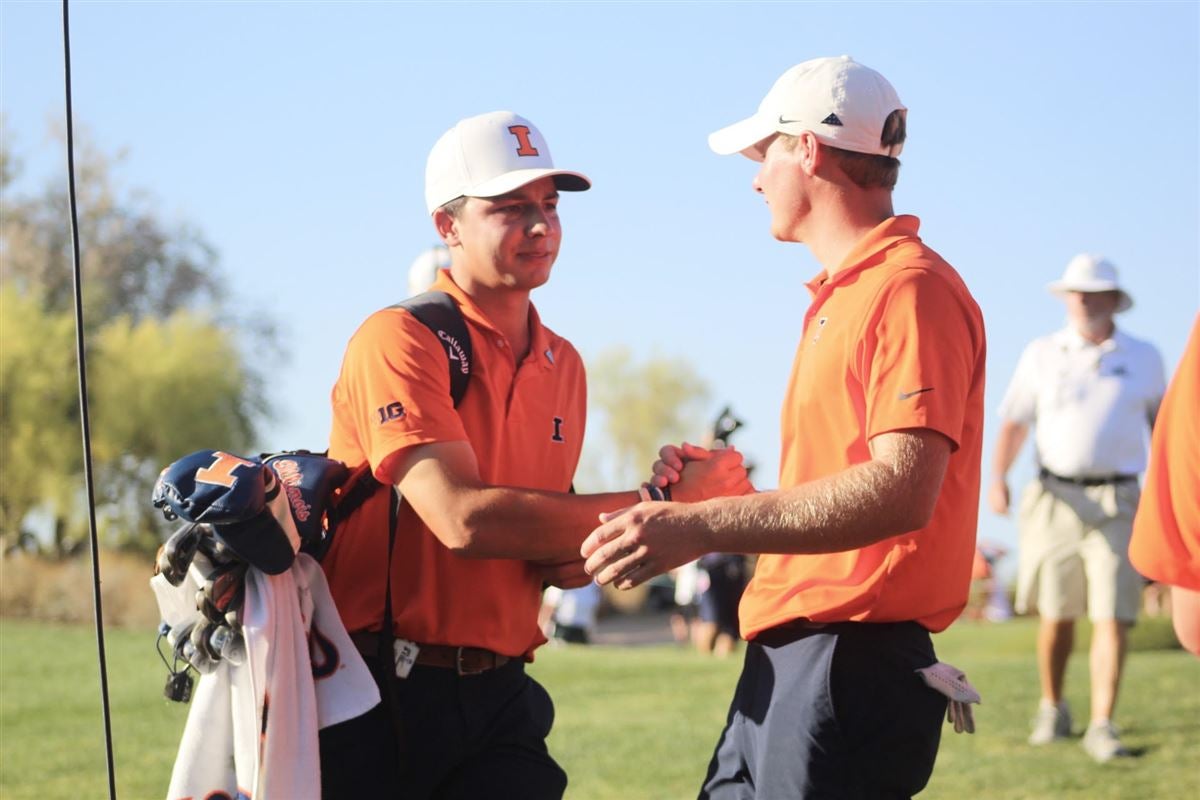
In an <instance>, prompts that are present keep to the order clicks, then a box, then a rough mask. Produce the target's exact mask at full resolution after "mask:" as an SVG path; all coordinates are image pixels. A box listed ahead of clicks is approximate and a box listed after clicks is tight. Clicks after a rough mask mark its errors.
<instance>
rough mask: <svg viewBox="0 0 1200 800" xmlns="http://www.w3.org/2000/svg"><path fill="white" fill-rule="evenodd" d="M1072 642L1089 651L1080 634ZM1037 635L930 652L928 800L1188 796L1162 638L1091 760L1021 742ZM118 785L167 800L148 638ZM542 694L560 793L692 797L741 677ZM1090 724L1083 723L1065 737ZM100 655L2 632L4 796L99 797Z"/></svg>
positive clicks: (1175, 671)
mask: <svg viewBox="0 0 1200 800" xmlns="http://www.w3.org/2000/svg"><path fill="white" fill-rule="evenodd" d="M1080 633H1081V636H1080V639H1081V642H1080V646H1081V647H1082V646H1083V644H1084V643H1085V642H1086V631H1085V630H1081V632H1080ZM1033 640H1034V626H1033V624H1032V623H1031V622H1029V621H1024V620H1023V621H1017V622H1013V623H1008V624H1005V625H973V624H970V623H960V624H958V625H956V626H954V627H953V628H951V630H950V631H948V632H946V633H945V634H942V635H940V636H938V637H937V640H936V646H937V648H938V652H939V655H940V656H941V657H942V658H943V659H944V660H946V661H950V662H952V663H954V664H956V665H957V666H959V667H960V668H962V669H963V670H965V671H966V673H967V675H968V676H969V677H970V679H971V681H972V682H973V683H974V684H975V685H976V686H977V687H978V688H979V689H980V691H981V692H982V693H983V696H984V704H983V706H982V707H979V708H978V709H977V712H976V719H977V722H978V725H979V732H978V733H977V734H976V735H975V736H970V737H969V736H957V735H955V734H954V733H953V731H952V730H951V729H949V728H946V729H944V731H945V732H944V736H943V739H942V749H941V753H940V755H939V756H938V764H937V768H936V769H935V771H934V775H933V779H932V781H931V782H930V785H929V788H928V789H927V790H926V791H925V792H924V793H923V794H922V797H923V798H947V800H950V799H951V798H952V799H953V800H960V799H961V798H1012V799H1014V800H1015V799H1016V798H1079V799H1080V800H1083V798H1087V799H1088V800H1092V799H1093V798H1191V797H1200V660H1197V659H1195V658H1193V657H1192V656H1189V655H1188V654H1186V653H1184V652H1182V651H1180V650H1177V649H1172V650H1166V649H1151V648H1157V647H1161V646H1162V645H1163V644H1164V643H1166V642H1169V641H1170V632H1169V626H1168V625H1165V624H1164V623H1163V622H1162V621H1157V620H1155V621H1151V622H1150V623H1147V624H1143V625H1140V626H1138V628H1137V629H1135V638H1134V647H1135V648H1136V650H1135V652H1133V653H1132V654H1131V655H1130V658H1129V661H1128V664H1127V670H1126V676H1125V681H1124V684H1123V689H1122V697H1121V703H1120V707H1119V709H1118V714H1117V717H1118V721H1119V722H1120V723H1121V725H1122V727H1123V729H1124V732H1125V741H1126V743H1127V744H1128V745H1130V746H1131V747H1134V748H1136V749H1138V750H1139V751H1140V752H1141V756H1140V757H1139V758H1135V759H1129V760H1125V761H1121V762H1116V763H1112V764H1109V765H1105V766H1099V765H1096V764H1094V763H1093V762H1092V761H1091V760H1089V759H1088V758H1087V756H1086V755H1085V754H1084V753H1083V751H1082V750H1081V749H1080V747H1079V745H1078V740H1075V741H1070V742H1062V743H1059V744H1054V745H1050V746H1048V747H1044V748H1037V749H1034V748H1030V747H1028V746H1027V745H1026V744H1025V736H1026V735H1027V733H1028V720H1029V717H1030V716H1031V714H1032V712H1033V710H1034V706H1035V704H1036V700H1037V685H1036V676H1035V669H1034V661H1033ZM107 645H108V658H109V665H110V666H109V683H110V692H111V696H112V699H111V703H112V709H113V714H112V716H113V719H112V726H113V739H114V742H115V753H116V765H117V789H118V795H119V796H120V797H122V798H137V799H140V798H161V797H163V795H164V793H165V790H166V783H167V778H168V776H169V774H170V769H171V763H172V761H173V759H174V756H175V749H176V747H177V745H178V742H179V735H180V732H181V731H182V727H183V723H184V719H185V716H186V713H187V709H186V708H185V707H183V706H179V705H176V704H173V703H168V702H167V701H166V700H164V699H162V695H161V689H162V682H163V679H164V677H165V672H164V670H163V668H162V664H161V663H160V662H159V661H158V657H157V656H156V655H155V654H154V651H153V635H152V634H151V633H148V632H138V631H128V630H116V631H110V632H109V633H108V636H107ZM1086 661H1087V659H1086V654H1085V653H1082V652H1080V653H1078V654H1077V655H1076V656H1075V658H1074V659H1072V663H1071V668H1070V673H1069V675H1068V698H1069V700H1070V701H1071V704H1072V707H1073V708H1075V709H1076V711H1077V716H1086V709H1087V674H1086V672H1087V665H1086ZM530 669H531V672H532V673H533V674H534V675H535V676H536V677H537V678H538V680H540V681H541V682H542V683H544V684H545V685H546V686H547V688H548V689H549V690H550V693H551V695H552V696H553V697H554V700H555V704H556V707H557V715H558V718H557V721H556V723H555V728H554V733H553V734H552V736H551V740H550V747H551V750H552V752H553V753H554V754H555V756H556V757H557V758H558V759H559V761H560V762H561V763H562V765H563V766H564V768H565V769H566V770H567V772H568V774H569V775H570V776H571V785H570V788H569V789H568V793H567V796H568V798H581V799H582V800H593V799H595V800H603V799H604V798H614V800H615V799H616V798H620V799H621V800H641V799H642V798H645V799H646V800H651V799H653V798H667V799H669V800H675V799H676V798H690V797H694V796H695V793H696V789H697V787H698V785H699V781H700V779H701V777H702V776H703V774H704V769H705V766H706V765H707V762H708V758H709V755H710V753H711V751H712V747H713V744H714V743H715V742H716V739H717V736H718V734H719V733H720V730H721V726H722V724H723V722H724V718H725V712H726V709H727V706H728V702H729V698H730V695H731V694H732V691H733V686H734V683H735V682H736V680H737V674H738V671H739V669H740V660H739V659H737V658H734V659H730V660H727V661H718V660H713V659H707V658H702V657H700V656H697V655H694V654H692V653H690V652H685V651H682V650H676V649H674V648H670V647H657V648H639V649H632V648H629V649H626V648H611V649H610V648H577V647H568V648H545V649H543V650H542V651H541V652H540V653H539V655H538V660H537V662H536V663H535V664H533V665H532V667H531V668H530ZM1083 722H1084V720H1078V721H1077V727H1078V726H1080V725H1082V724H1083ZM106 793H107V782H106V777H105V758H104V742H103V725H102V718H101V712H100V699H99V691H98V678H97V668H96V646H95V640H94V636H93V634H92V632H91V631H90V630H88V629H87V628H86V627H57V626H49V625H45V624H36V623H29V622H19V621H15V620H3V621H0V798H4V800H22V799H23V798H39V800H53V798H63V799H64V800H66V799H67V798H71V800H75V798H101V797H104V796H106Z"/></svg>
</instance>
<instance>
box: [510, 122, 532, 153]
mask: <svg viewBox="0 0 1200 800" xmlns="http://www.w3.org/2000/svg"><path fill="white" fill-rule="evenodd" d="M508 132H509V133H511V134H512V135H513V136H515V137H517V145H518V147H517V155H519V156H536V155H537V154H538V151H537V148H536V147H534V146H533V143H532V142H530V141H529V126H528V125H509V126H508Z"/></svg>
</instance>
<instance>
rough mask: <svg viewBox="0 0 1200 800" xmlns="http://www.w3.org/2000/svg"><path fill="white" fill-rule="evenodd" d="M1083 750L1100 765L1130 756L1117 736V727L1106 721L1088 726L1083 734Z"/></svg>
mask: <svg viewBox="0 0 1200 800" xmlns="http://www.w3.org/2000/svg"><path fill="white" fill-rule="evenodd" d="M1083 749H1084V750H1086V751H1087V754H1088V755H1089V756H1091V757H1092V758H1094V759H1095V760H1096V761H1099V762H1100V763H1101V764H1103V763H1104V762H1105V761H1112V760H1113V759H1114V758H1121V757H1124V756H1128V755H1130V752H1129V751H1128V750H1127V749H1125V746H1124V745H1123V744H1121V739H1120V738H1119V737H1118V736H1117V726H1116V725H1113V724H1112V723H1111V722H1110V721H1108V720H1101V721H1099V722H1093V723H1092V724H1091V725H1088V728H1087V732H1086V733H1084V734H1083Z"/></svg>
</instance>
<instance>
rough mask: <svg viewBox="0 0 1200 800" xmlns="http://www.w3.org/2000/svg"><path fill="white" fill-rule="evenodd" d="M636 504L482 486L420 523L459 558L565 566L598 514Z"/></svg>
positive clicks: (622, 497) (629, 498)
mask: <svg viewBox="0 0 1200 800" xmlns="http://www.w3.org/2000/svg"><path fill="white" fill-rule="evenodd" d="M636 502H638V496H637V493H636V492H613V493H609V494H592V495H574V494H564V493H561V492H546V491H539V490H536V489H521V488H516V487H507V486H488V487H482V488H479V489H475V490H473V491H471V493H470V497H469V498H465V499H462V500H460V501H459V502H458V503H456V504H454V506H455V507H454V508H453V509H444V510H441V511H439V512H434V514H433V515H432V516H433V517H434V518H433V519H431V520H427V521H426V524H428V525H429V526H430V528H432V529H433V530H434V535H436V536H437V537H438V538H439V539H440V540H441V541H442V543H443V544H445V545H446V546H447V547H449V548H450V549H451V550H452V551H454V552H455V553H456V554H458V555H460V556H462V557H464V558H515V559H524V560H530V561H556V560H561V561H567V560H570V559H574V558H578V557H579V545H580V543H581V542H582V541H583V540H584V538H586V537H587V535H588V533H589V532H590V531H591V530H592V528H594V527H595V526H596V521H597V519H598V518H599V516H600V514H601V513H603V512H605V511H612V510H614V509H619V508H624V507H625V506H629V505H633V504H634V503H636Z"/></svg>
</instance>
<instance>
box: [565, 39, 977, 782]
mask: <svg viewBox="0 0 1200 800" xmlns="http://www.w3.org/2000/svg"><path fill="white" fill-rule="evenodd" d="M905 113H906V110H905V108H904V106H903V105H902V104H901V102H900V99H899V97H898V96H897V95H896V92H895V90H894V89H893V88H892V86H891V85H890V84H889V83H888V82H887V81H886V80H885V79H884V78H883V76H882V75H880V74H879V73H877V72H875V71H874V70H871V69H868V68H867V67H864V66H862V65H860V64H857V63H855V62H854V61H853V60H851V59H850V58H849V57H841V58H820V59H815V60H812V61H806V62H804V63H802V64H799V65H798V66H796V67H793V68H792V69H790V70H788V71H787V72H786V73H784V75H783V76H782V77H781V78H780V79H779V80H778V81H777V82H776V84H775V86H774V87H773V88H772V89H771V91H770V92H769V93H768V94H767V96H766V98H765V99H764V100H763V101H762V104H761V105H760V106H759V110H758V112H757V113H756V114H755V115H754V116H752V117H750V118H749V119H747V120H744V121H742V122H739V123H737V124H735V125H733V126H730V127H728V128H725V129H724V130H721V131H718V132H717V133H715V134H713V135H712V136H711V137H710V138H709V143H710V145H711V146H712V147H713V149H714V150H715V151H716V152H718V153H721V154H731V153H737V152H741V153H743V154H744V155H746V156H748V157H749V158H751V159H753V160H755V161H758V162H760V165H761V166H760V169H759V172H758V175H757V177H756V178H755V180H754V188H755V190H756V191H757V192H758V193H759V194H761V195H762V196H763V198H764V199H765V200H766V202H767V204H768V208H769V210H770V214H771V232H772V234H773V235H774V236H775V238H777V239H780V240H782V241H791V242H803V243H804V244H806V245H808V247H809V249H810V250H811V251H812V253H813V255H814V256H815V257H816V259H817V261H818V262H820V264H821V265H822V266H823V267H824V269H823V270H822V271H821V272H820V273H819V274H818V275H817V276H816V277H815V278H814V279H813V280H812V281H811V282H810V283H809V284H808V289H809V291H810V293H811V295H812V302H811V304H810V305H809V307H808V311H807V313H805V315H804V328H803V331H804V332H803V338H802V340H801V342H800V345H799V348H798V349H797V351H796V357H795V361H794V364H793V367H792V376H791V381H790V384H789V387H788V391H787V396H786V399H785V402H784V406H783V417H782V433H783V457H782V461H781V465H780V480H779V485H780V488H779V490H777V491H771V492H761V493H758V494H750V495H747V496H743V497H730V498H718V499H713V500H709V501H706V502H703V503H699V504H695V505H682V504H676V503H641V504H638V505H636V506H633V507H632V508H630V509H626V510H624V511H622V512H617V513H614V514H608V515H605V517H604V518H603V519H605V522H604V524H602V525H601V526H600V527H598V528H597V529H596V530H595V531H593V533H592V534H591V536H590V537H589V538H588V540H587V541H586V542H585V543H584V548H583V551H582V552H583V554H584V555H585V556H588V561H587V568H588V571H589V572H591V573H592V574H593V575H595V576H596V578H597V580H598V581H600V582H601V583H614V584H615V585H616V586H618V587H622V588H624V587H632V586H635V585H637V584H639V583H642V582H644V581H645V580H647V579H649V578H650V577H651V576H653V575H655V574H657V573H659V572H662V571H664V570H667V569H670V568H672V567H674V566H677V565H678V564H681V563H685V562H687V561H689V560H691V559H693V558H695V557H696V556H697V555H699V554H701V553H706V552H713V551H716V552H730V553H759V554H762V555H761V556H760V557H759V559H758V564H757V567H756V571H755V574H754V577H753V579H752V580H751V582H750V585H749V586H748V587H747V589H746V592H745V594H744V596H743V599H742V603H741V608H740V618H741V619H740V623H741V632H742V634H743V636H745V637H746V638H747V639H748V640H749V642H750V644H749V646H748V647H747V652H746V660H745V666H744V668H743V672H742V678H741V680H740V681H739V683H738V687H737V690H736V693H735V695H734V699H733V703H732V706H731V708H730V712H729V718H728V723H727V725H726V728H725V731H724V733H723V734H722V736H721V738H720V741H719V743H718V745H717V748H716V751H715V753H714V755H713V759H712V762H711V764H710V766H709V770H708V775H707V777H706V778H705V781H704V786H703V789H702V791H701V797H705V798H751V797H759V798H777V797H839V798H877V797H889V798H891V797H908V796H911V795H912V794H914V793H916V792H918V791H920V790H921V789H922V788H923V787H924V786H925V784H926V782H927V781H928V779H929V775H930V773H931V772H932V769H933V763H934V758H935V756H936V754H937V748H938V743H939V737H940V730H941V717H942V714H943V713H945V711H946V709H947V705H946V697H944V696H943V695H942V694H939V693H937V692H935V691H933V690H932V689H930V688H928V687H927V686H926V685H925V683H924V682H923V681H922V680H921V677H920V676H919V675H918V674H917V672H916V670H918V669H921V668H924V667H928V666H930V665H931V664H934V663H935V662H936V661H937V659H936V656H935V655H934V652H933V646H932V643H931V641H930V636H929V634H930V632H936V631H940V630H942V629H944V628H945V627H946V626H947V625H949V624H950V623H951V622H952V621H953V620H954V619H955V618H956V617H957V616H958V615H959V613H960V612H961V611H962V609H963V607H964V606H965V604H966V600H967V593H968V585H969V582H970V576H971V563H972V557H973V554H974V548H975V528H976V516H977V510H978V501H979V469H980V464H979V460H980V447H981V433H982V429H983V376H984V349H985V348H984V331H983V320H982V317H981V315H980V311H979V308H978V306H977V305H976V303H975V301H974V300H973V299H972V297H971V295H970V293H969V292H968V291H967V288H966V286H965V285H964V284H963V281H962V279H961V278H960V277H959V275H958V274H957V273H956V272H955V271H954V270H953V269H952V268H951V267H950V265H949V264H947V263H946V262H945V261H943V260H942V259H941V257H939V256H938V255H937V254H936V253H935V252H933V251H932V250H931V249H929V248H928V247H927V246H926V245H925V244H924V243H922V241H921V240H920V238H919V237H918V236H917V228H918V225H919V222H918V220H917V219H916V218H915V217H911V216H895V215H894V213H893V210H892V187H893V186H894V184H895V180H896V177H897V174H898V170H899V166H900V164H899V161H898V160H897V159H896V156H898V155H899V153H900V149H901V146H902V145H903V142H904V138H905ZM797 302H798V303H799V301H797ZM662 455H663V458H662V460H661V461H660V462H659V463H658V464H656V465H655V472H656V474H657V475H658V477H659V478H660V479H661V480H662V481H663V482H667V481H671V480H675V479H678V478H680V477H681V476H686V475H687V472H688V470H690V469H693V468H694V467H695V466H696V465H698V464H700V463H703V460H704V459H706V458H710V457H712V455H713V454H712V453H710V452H708V451H705V450H702V449H699V448H693V447H690V446H685V447H683V448H664V450H663V452H662ZM685 462H686V466H685Z"/></svg>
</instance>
